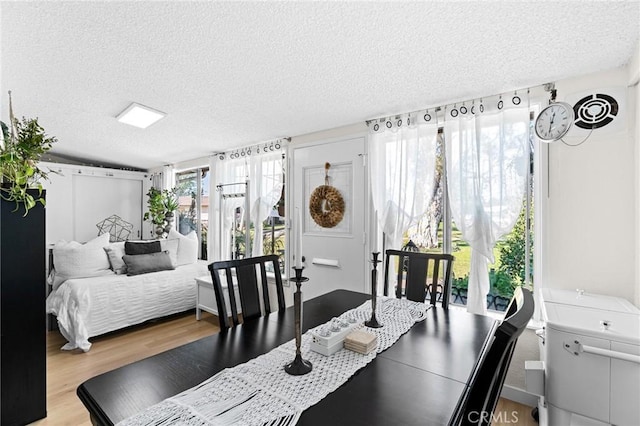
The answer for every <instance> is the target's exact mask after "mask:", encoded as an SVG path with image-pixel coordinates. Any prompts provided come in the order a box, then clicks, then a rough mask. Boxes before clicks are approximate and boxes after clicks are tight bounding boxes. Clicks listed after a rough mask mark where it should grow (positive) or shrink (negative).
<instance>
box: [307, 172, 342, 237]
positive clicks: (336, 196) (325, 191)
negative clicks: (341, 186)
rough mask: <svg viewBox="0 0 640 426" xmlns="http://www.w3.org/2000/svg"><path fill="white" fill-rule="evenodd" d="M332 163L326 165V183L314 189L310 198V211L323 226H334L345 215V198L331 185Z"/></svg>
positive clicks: (314, 219) (315, 220)
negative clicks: (330, 169) (330, 171)
mask: <svg viewBox="0 0 640 426" xmlns="http://www.w3.org/2000/svg"><path fill="white" fill-rule="evenodd" d="M330 167H331V164H329V163H325V165H324V173H325V177H324V185H321V186H319V187H317V188H316V189H314V190H313V193H312V194H311V197H310V198H309V213H311V217H312V218H313V221H314V222H315V223H317V224H318V225H320V226H322V227H323V228H333V227H334V226H336V225H337V224H339V223H340V222H341V221H342V218H343V217H344V199H343V198H342V195H341V194H340V191H338V190H337V189H336V188H334V187H333V186H330V185H329V168H330Z"/></svg>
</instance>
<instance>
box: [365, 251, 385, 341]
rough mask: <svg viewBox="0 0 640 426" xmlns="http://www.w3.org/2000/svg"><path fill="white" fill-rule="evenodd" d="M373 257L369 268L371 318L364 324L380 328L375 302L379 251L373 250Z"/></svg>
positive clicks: (376, 297) (376, 298)
mask: <svg viewBox="0 0 640 426" xmlns="http://www.w3.org/2000/svg"><path fill="white" fill-rule="evenodd" d="M371 254H372V255H373V259H372V260H371V263H373V269H372V270H371V319H370V320H369V321H365V322H364V325H366V326H367V327H371V328H380V327H382V324H380V323H379V322H378V319H377V318H376V302H377V300H378V263H380V260H378V256H379V255H380V252H373V253H371Z"/></svg>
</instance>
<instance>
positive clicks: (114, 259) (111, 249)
mask: <svg viewBox="0 0 640 426" xmlns="http://www.w3.org/2000/svg"><path fill="white" fill-rule="evenodd" d="M104 251H106V252H107V257H108V258H109V263H110V264H111V269H112V270H113V272H115V273H116V274H118V275H120V274H126V273H127V264H126V263H124V260H123V259H122V256H124V241H120V242H117V243H111V244H109V245H108V246H107V247H105V248H104Z"/></svg>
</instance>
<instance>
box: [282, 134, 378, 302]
mask: <svg viewBox="0 0 640 426" xmlns="http://www.w3.org/2000/svg"><path fill="white" fill-rule="evenodd" d="M364 154H365V138H364V136H363V137H358V138H351V139H345V140H340V141H335V142H329V143H322V144H318V145H312V146H302V147H300V148H294V149H293V155H292V158H293V175H294V179H293V180H294V182H293V183H294V185H293V196H292V197H291V199H293V208H292V209H291V210H290V212H291V216H292V217H293V218H295V217H296V216H295V211H296V210H295V209H296V208H298V209H300V213H301V216H302V256H303V257H304V258H305V270H304V274H303V275H304V276H306V277H308V278H309V281H308V282H306V283H304V284H303V286H302V291H303V292H304V298H305V300H308V299H311V298H313V297H316V296H319V295H321V294H324V293H328V292H329V291H332V290H335V289H348V290H354V291H361V292H367V291H369V290H368V289H369V288H370V285H369V283H368V282H366V281H365V278H366V276H367V275H366V274H365V271H366V270H367V266H368V265H369V263H368V261H367V258H366V253H365V247H366V246H365V241H366V236H365V222H366V220H365V219H366V214H365V210H366V209H365V206H366V205H367V195H366V194H367V186H366V179H365V165H364ZM326 163H329V165H330V167H329V168H328V170H325V165H326ZM327 175H328V177H329V185H330V186H332V187H334V188H335V189H337V190H338V191H339V192H340V195H341V196H342V198H343V200H344V204H345V207H344V214H343V217H342V220H341V221H340V222H339V223H337V224H336V225H335V226H333V227H326V226H325V227H323V226H321V225H320V224H318V223H317V222H316V221H314V219H313V218H312V216H311V214H310V212H309V200H310V198H311V195H312V194H313V192H314V190H315V189H316V188H318V187H319V186H321V185H324V184H325V177H326V176H327ZM320 222H323V221H320ZM324 225H326V223H324ZM289 260H290V265H293V260H292V258H291V257H290V259H289Z"/></svg>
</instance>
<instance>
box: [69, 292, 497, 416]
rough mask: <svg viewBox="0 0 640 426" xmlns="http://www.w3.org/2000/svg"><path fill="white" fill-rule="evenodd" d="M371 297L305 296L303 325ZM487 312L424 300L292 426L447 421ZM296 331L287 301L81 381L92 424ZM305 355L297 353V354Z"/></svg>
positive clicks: (127, 412) (144, 404) (485, 328)
mask: <svg viewBox="0 0 640 426" xmlns="http://www.w3.org/2000/svg"><path fill="white" fill-rule="evenodd" d="M369 299H370V295H368V294H363V293H356V292H352V291H347V290H335V291H332V292H330V293H327V294H325V295H322V296H319V297H316V298H314V299H311V300H308V301H306V302H304V309H303V330H307V329H309V328H313V327H316V326H318V325H321V324H323V323H325V322H327V321H329V320H331V318H333V317H336V316H339V315H340V314H342V313H343V312H345V311H347V310H349V309H351V308H355V307H357V306H359V305H361V304H362V303H363V302H365V301H367V300H369ZM493 324H494V320H493V319H491V318H489V317H486V316H481V315H474V314H470V313H467V312H466V311H464V310H460V309H448V310H445V309H443V308H442V307H439V306H436V307H432V308H431V309H429V310H428V311H427V318H426V319H425V320H424V321H422V322H419V323H416V324H415V325H414V326H413V327H412V328H411V329H410V330H409V332H407V333H406V334H405V335H403V336H402V337H401V338H400V339H399V340H398V341H397V342H396V343H395V344H393V345H392V346H391V347H390V348H388V349H387V350H385V351H384V352H382V353H380V354H378V355H377V357H376V358H375V359H374V360H373V361H372V362H371V363H369V364H368V365H367V366H365V367H364V368H362V369H361V370H359V371H358V372H357V373H356V374H355V375H354V376H353V377H351V378H350V379H349V380H348V381H347V382H346V383H344V384H343V385H342V386H340V387H339V388H338V389H337V390H335V391H334V392H332V393H330V394H329V395H328V396H327V397H325V398H324V399H322V400H321V401H320V402H319V403H317V404H316V405H313V406H312V407H310V408H308V409H307V410H305V411H304V412H303V413H302V416H301V417H300V420H299V421H298V424H299V425H322V426H325V425H367V426H371V425H385V426H386V425H445V424H447V422H448V420H449V417H450V416H451V414H452V413H453V411H454V408H455V406H456V403H457V400H458V398H459V396H460V394H461V393H462V391H463V389H464V386H465V383H466V381H467V378H468V376H469V374H470V372H471V370H472V368H473V366H474V363H475V360H476V358H477V356H478V355H479V353H480V351H481V350H482V347H483V345H484V344H485V341H486V340H487V336H488V335H489V332H490V330H491V329H492V327H493ZM293 338H294V312H293V308H288V309H286V310H285V311H283V312H275V313H271V314H270V315H267V316H265V317H262V318H259V319H256V320H253V321H248V322H246V323H244V324H242V325H240V326H237V327H234V328H231V329H229V330H227V331H224V332H220V333H218V334H215V335H212V336H209V337H205V338H202V339H200V340H197V341H195V342H192V343H188V344H186V345H183V346H180V347H177V348H175V349H171V350H168V351H166V352H163V353H160V354H158V355H155V356H152V357H149V358H146V359H143V360H141V361H138V362H134V363H132V364H129V365H125V366H123V367H120V368H117V369H115V370H113V371H109V372H107V373H104V374H101V375H99V376H96V377H93V378H91V379H89V380H87V381H86V382H84V383H82V384H81V385H80V386H79V387H78V390H77V394H78V397H79V398H80V399H81V400H82V402H83V403H84V405H85V406H86V408H87V410H88V411H89V413H90V417H91V421H92V423H93V424H95V425H113V424H115V423H117V422H119V421H121V420H124V419H125V418H127V417H130V416H132V415H134V414H136V413H138V412H140V411H142V410H144V409H146V408H148V407H150V406H151V405H154V404H156V403H158V402H160V401H162V400H164V399H166V398H168V397H171V396H174V395H176V394H178V393H180V392H182V391H184V390H186V389H189V388H191V387H194V386H195V385H197V384H199V383H201V382H202V381H204V380H206V379H208V378H209V377H211V376H213V375H215V374H216V373H218V372H220V371H222V370H223V369H225V368H228V367H233V366H235V365H238V364H241V363H244V362H247V361H249V360H251V359H253V358H255V357H257V356H259V355H261V354H263V353H266V352H268V351H270V350H271V349H273V348H275V347H277V346H279V345H280V344H282V343H285V342H287V341H289V340H291V339H293ZM303 356H304V354H303Z"/></svg>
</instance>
